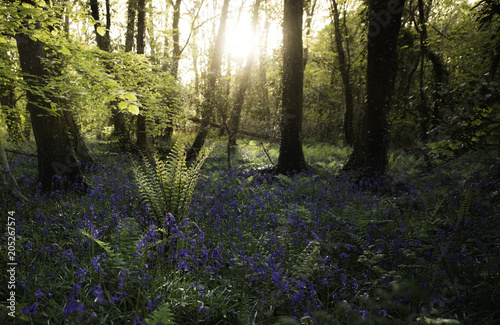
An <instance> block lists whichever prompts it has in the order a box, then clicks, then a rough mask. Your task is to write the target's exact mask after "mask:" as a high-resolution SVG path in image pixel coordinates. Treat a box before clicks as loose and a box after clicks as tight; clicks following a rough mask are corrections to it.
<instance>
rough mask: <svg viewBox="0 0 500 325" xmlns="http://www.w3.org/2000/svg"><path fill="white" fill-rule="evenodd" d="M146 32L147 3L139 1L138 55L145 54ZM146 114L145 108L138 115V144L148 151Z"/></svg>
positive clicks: (143, 0) (142, 0)
mask: <svg viewBox="0 0 500 325" xmlns="http://www.w3.org/2000/svg"><path fill="white" fill-rule="evenodd" d="M145 32H146V1H145V0H138V1H137V54H144V47H145V42H144V35H145ZM145 114H146V112H145V109H144V107H142V108H141V111H140V113H139V115H137V125H136V127H137V142H136V145H137V147H138V148H139V149H141V150H144V151H148V148H149V141H148V135H147V125H146V115H145Z"/></svg>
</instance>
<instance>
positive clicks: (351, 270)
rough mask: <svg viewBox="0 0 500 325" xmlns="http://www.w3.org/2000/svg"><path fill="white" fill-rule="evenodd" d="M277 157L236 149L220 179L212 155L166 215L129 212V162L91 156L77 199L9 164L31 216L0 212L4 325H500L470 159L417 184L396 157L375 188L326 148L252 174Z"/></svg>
mask: <svg viewBox="0 0 500 325" xmlns="http://www.w3.org/2000/svg"><path fill="white" fill-rule="evenodd" d="M273 148H274V149H273ZM275 149H276V147H273V145H270V144H260V143H258V142H253V143H252V142H245V143H241V144H240V146H239V149H238V150H239V152H238V153H237V155H235V156H234V159H235V160H234V162H233V164H232V165H233V166H236V167H237V168H233V169H232V170H230V171H229V170H227V166H226V161H225V157H224V144H221V145H220V146H219V144H218V143H215V149H214V152H213V153H212V156H211V157H209V158H208V159H207V160H206V162H205V165H204V166H203V167H202V168H200V169H199V172H200V174H201V178H200V179H199V180H198V181H197V184H196V185H197V186H196V189H195V190H194V191H192V192H190V193H192V195H193V196H192V200H191V203H190V204H189V206H188V207H187V209H186V210H184V211H183V212H182V213H180V212H179V214H180V215H175V214H174V213H172V212H171V211H167V210H168V209H167V210H165V209H163V210H161V209H160V211H161V212H160V213H157V212H156V211H155V208H154V207H153V206H152V205H151V204H150V201H147V200H146V201H141V200H140V191H139V188H138V187H137V185H136V183H135V181H134V175H133V173H132V169H131V166H132V165H133V163H132V161H130V159H129V158H124V157H121V156H113V155H106V156H98V161H99V164H98V166H96V167H94V168H92V169H90V170H87V171H86V177H87V179H88V181H89V183H90V184H91V186H92V190H91V192H90V193H88V195H86V196H78V195H76V194H73V193H72V192H71V191H69V192H67V193H54V194H52V195H44V194H41V193H40V190H39V188H37V184H36V181H35V172H34V170H36V160H34V159H32V158H29V157H22V158H19V157H10V164H11V167H12V169H13V171H14V172H15V175H16V178H17V179H18V182H19V183H20V186H21V187H22V188H23V187H24V188H27V187H30V188H32V193H30V198H31V202H30V203H29V204H25V205H23V204H20V203H17V202H15V201H13V199H12V198H10V197H9V196H2V197H1V199H0V200H1V203H2V204H1V209H0V212H1V213H2V215H6V214H7V211H15V215H16V263H17V269H16V270H17V273H16V300H17V303H18V304H17V309H16V318H15V321H14V322H13V323H14V324H15V323H19V324H47V323H51V324H75V323H83V324H146V323H147V324H157V323H163V324H196V323H201V324H395V323H400V324H496V323H498V322H499V321H500V313H499V312H498V310H500V305H499V302H498V299H497V297H499V296H500V276H499V272H500V240H499V238H498V233H499V230H500V220H499V219H498V215H499V213H500V209H499V205H498V203H497V201H498V197H499V194H498V193H499V189H500V186H499V184H498V182H495V181H494V180H492V179H491V178H489V177H488V174H487V172H482V171H481V170H480V169H479V168H475V169H474V170H473V171H471V168H470V167H471V165H470V164H469V162H470V161H473V160H474V158H469V160H467V159H466V158H464V160H462V161H457V162H456V163H455V165H453V168H450V167H451V165H447V166H444V167H443V168H442V169H439V168H438V169H436V170H434V171H432V172H419V166H420V165H419V164H420V163H421V161H420V160H419V159H418V158H415V156H412V157H411V156H407V155H406V154H404V153H395V154H394V155H392V156H391V157H392V158H391V166H392V167H391V171H390V176H391V184H390V186H387V184H385V185H384V186H380V184H377V182H378V181H377V180H364V181H362V182H361V183H354V182H353V181H352V180H351V178H350V177H349V175H344V174H342V172H341V171H340V167H341V166H342V164H343V163H345V159H346V158H347V156H348V150H347V149H342V148H333V147H329V146H327V145H325V144H322V145H318V146H314V144H310V145H309V146H308V147H306V149H305V153H306V159H307V160H308V162H309V164H310V165H312V166H313V168H312V169H311V171H309V172H307V173H302V174H298V175H295V176H293V177H291V176H287V175H278V176H271V175H267V174H263V173H261V172H259V171H255V170H254V168H256V167H265V166H268V165H269V164H271V162H270V161H269V158H268V157H267V155H269V157H271V160H273V157H276V154H277V152H276V151H275ZM264 150H267V155H266V154H265V153H264ZM136 166H137V165H136ZM136 168H137V167H136ZM150 168H152V167H150ZM0 189H2V187H0ZM2 190H3V189H2ZM141 202H142V203H141ZM172 211H173V210H172ZM168 212H170V213H168ZM164 213H165V216H163V214H164ZM176 213H178V212H176ZM162 217H163V218H164V219H162ZM1 227H2V228H1V230H2V231H1V233H2V234H3V233H5V231H6V230H5V223H4V224H2V226H1ZM161 229H163V230H164V231H166V230H165V229H169V231H168V236H167V235H165V233H164V232H162V231H161ZM1 255H2V263H3V264H4V265H5V263H6V262H7V261H6V258H7V254H6V245H2V251H1ZM1 277H2V283H6V282H7V281H5V280H7V274H5V273H3V274H2V275H1ZM6 290H7V288H6V287H5V286H4V287H2V288H0V291H1V296H2V297H6V296H7V291H6ZM2 299H4V298H2ZM2 306H3V307H0V308H2V309H3V310H2V312H0V322H5V321H9V322H10V321H12V318H8V317H9V316H7V315H6V312H8V310H7V309H6V308H5V306H6V301H5V300H3V301H2Z"/></svg>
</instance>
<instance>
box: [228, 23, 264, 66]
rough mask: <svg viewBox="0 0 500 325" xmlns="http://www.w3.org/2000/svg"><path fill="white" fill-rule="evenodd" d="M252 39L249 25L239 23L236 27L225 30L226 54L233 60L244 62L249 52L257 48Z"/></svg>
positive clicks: (253, 36)
mask: <svg viewBox="0 0 500 325" xmlns="http://www.w3.org/2000/svg"><path fill="white" fill-rule="evenodd" d="M254 38H255V35H254V34H253V32H252V26H251V24H250V23H249V22H246V21H240V22H239V23H238V24H237V25H236V26H234V27H233V28H229V29H228V30H227V36H226V53H227V54H228V55H229V56H230V57H231V59H233V60H236V61H245V60H246V59H247V57H248V55H249V54H250V53H251V51H253V50H255V48H256V46H258V45H257V44H256V43H257V42H256V41H255V40H254Z"/></svg>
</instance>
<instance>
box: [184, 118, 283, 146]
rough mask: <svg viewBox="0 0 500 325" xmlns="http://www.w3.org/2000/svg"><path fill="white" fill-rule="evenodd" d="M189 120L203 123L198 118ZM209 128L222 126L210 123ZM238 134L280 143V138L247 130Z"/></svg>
mask: <svg viewBox="0 0 500 325" xmlns="http://www.w3.org/2000/svg"><path fill="white" fill-rule="evenodd" d="M189 120H190V121H191V122H194V123H201V119H200V118H197V117H191V118H190V119H189ZM209 126H210V127H213V128H221V125H220V124H218V123H210V124H209ZM238 133H239V134H243V135H246V136H249V137H253V138H257V139H263V140H273V141H278V140H279V139H278V138H275V137H273V136H270V135H262V134H259V133H255V132H250V131H245V130H240V131H238Z"/></svg>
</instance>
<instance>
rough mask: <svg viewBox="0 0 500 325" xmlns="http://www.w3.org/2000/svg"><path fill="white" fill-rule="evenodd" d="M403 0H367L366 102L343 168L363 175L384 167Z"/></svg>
mask: <svg viewBox="0 0 500 325" xmlns="http://www.w3.org/2000/svg"><path fill="white" fill-rule="evenodd" d="M404 4H405V0H369V2H368V8H369V10H368V11H369V12H370V13H371V15H370V25H369V32H368V66H367V103H366V106H365V107H364V112H363V115H362V117H361V121H360V129H359V134H358V138H357V139H356V143H355V145H354V150H353V153H352V154H351V156H350V157H349V161H348V162H347V164H346V165H345V167H344V169H345V170H348V171H358V172H360V173H361V174H363V175H366V176H376V175H378V174H383V173H385V172H386V169H387V152H388V148H389V123H388V120H387V113H388V110H389V106H390V103H391V97H392V92H393V88H394V77H395V75H396V68H397V66H396V64H397V54H398V53H397V40H398V35H399V29H400V26H401V16H402V13H403V8H404Z"/></svg>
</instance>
